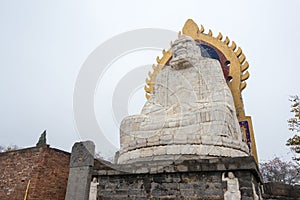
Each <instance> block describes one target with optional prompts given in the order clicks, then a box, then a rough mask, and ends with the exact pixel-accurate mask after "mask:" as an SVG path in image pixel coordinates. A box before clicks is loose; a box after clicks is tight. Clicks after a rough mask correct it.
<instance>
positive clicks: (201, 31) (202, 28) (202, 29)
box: [199, 25, 204, 33]
mask: <svg viewBox="0 0 300 200" xmlns="http://www.w3.org/2000/svg"><path fill="white" fill-rule="evenodd" d="M199 31H200V33H203V32H204V26H203V25H201V29H200V30H199Z"/></svg>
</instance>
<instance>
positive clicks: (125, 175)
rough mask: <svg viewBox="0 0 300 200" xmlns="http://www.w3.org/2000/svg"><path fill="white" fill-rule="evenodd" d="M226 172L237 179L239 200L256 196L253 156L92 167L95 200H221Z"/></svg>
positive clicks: (257, 185) (257, 183)
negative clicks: (95, 178)
mask: <svg viewBox="0 0 300 200" xmlns="http://www.w3.org/2000/svg"><path fill="white" fill-rule="evenodd" d="M224 172H225V176H226V177H227V174H228V172H232V173H233V174H234V175H235V178H237V179H238V183H239V191H240V195H241V199H243V200H244V199H245V200H253V199H254V196H259V191H260V186H261V183H262V179H261V176H260V173H259V171H258V167H257V165H256V163H255V161H254V159H253V157H236V158H214V159H199V160H185V161H174V162H170V161H156V162H154V161H152V162H136V163H134V164H122V165H110V166H107V165H103V166H101V167H97V168H94V171H93V176H95V177H97V178H98V180H99V187H98V199H117V200H118V199H122V200H124V199H145V200H146V199H210V200H217V199H218V200H220V199H224V194H225V192H226V190H228V185H227V182H226V181H224V180H222V175H223V173H224Z"/></svg>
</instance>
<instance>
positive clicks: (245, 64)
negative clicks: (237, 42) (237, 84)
mask: <svg viewBox="0 0 300 200" xmlns="http://www.w3.org/2000/svg"><path fill="white" fill-rule="evenodd" d="M248 68H249V63H248V62H247V61H246V62H245V63H244V64H243V65H242V66H241V71H242V72H243V71H246V70H247V69H248Z"/></svg>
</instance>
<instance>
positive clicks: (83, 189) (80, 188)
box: [65, 141, 95, 200]
mask: <svg viewBox="0 0 300 200" xmlns="http://www.w3.org/2000/svg"><path fill="white" fill-rule="evenodd" d="M94 154H95V145H94V143H93V142H91V141H85V142H77V143H75V144H74V146H73V148H72V154H71V159H70V171H69V179H68V186H67V193H66V198H65V199H66V200H88V198H89V191H90V183H91V178H92V169H93V166H94Z"/></svg>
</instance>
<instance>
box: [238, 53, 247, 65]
mask: <svg viewBox="0 0 300 200" xmlns="http://www.w3.org/2000/svg"><path fill="white" fill-rule="evenodd" d="M245 60H246V57H245V55H244V54H243V53H242V55H241V56H240V57H239V61H240V63H241V64H242V63H243V62H244V61H245Z"/></svg>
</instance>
